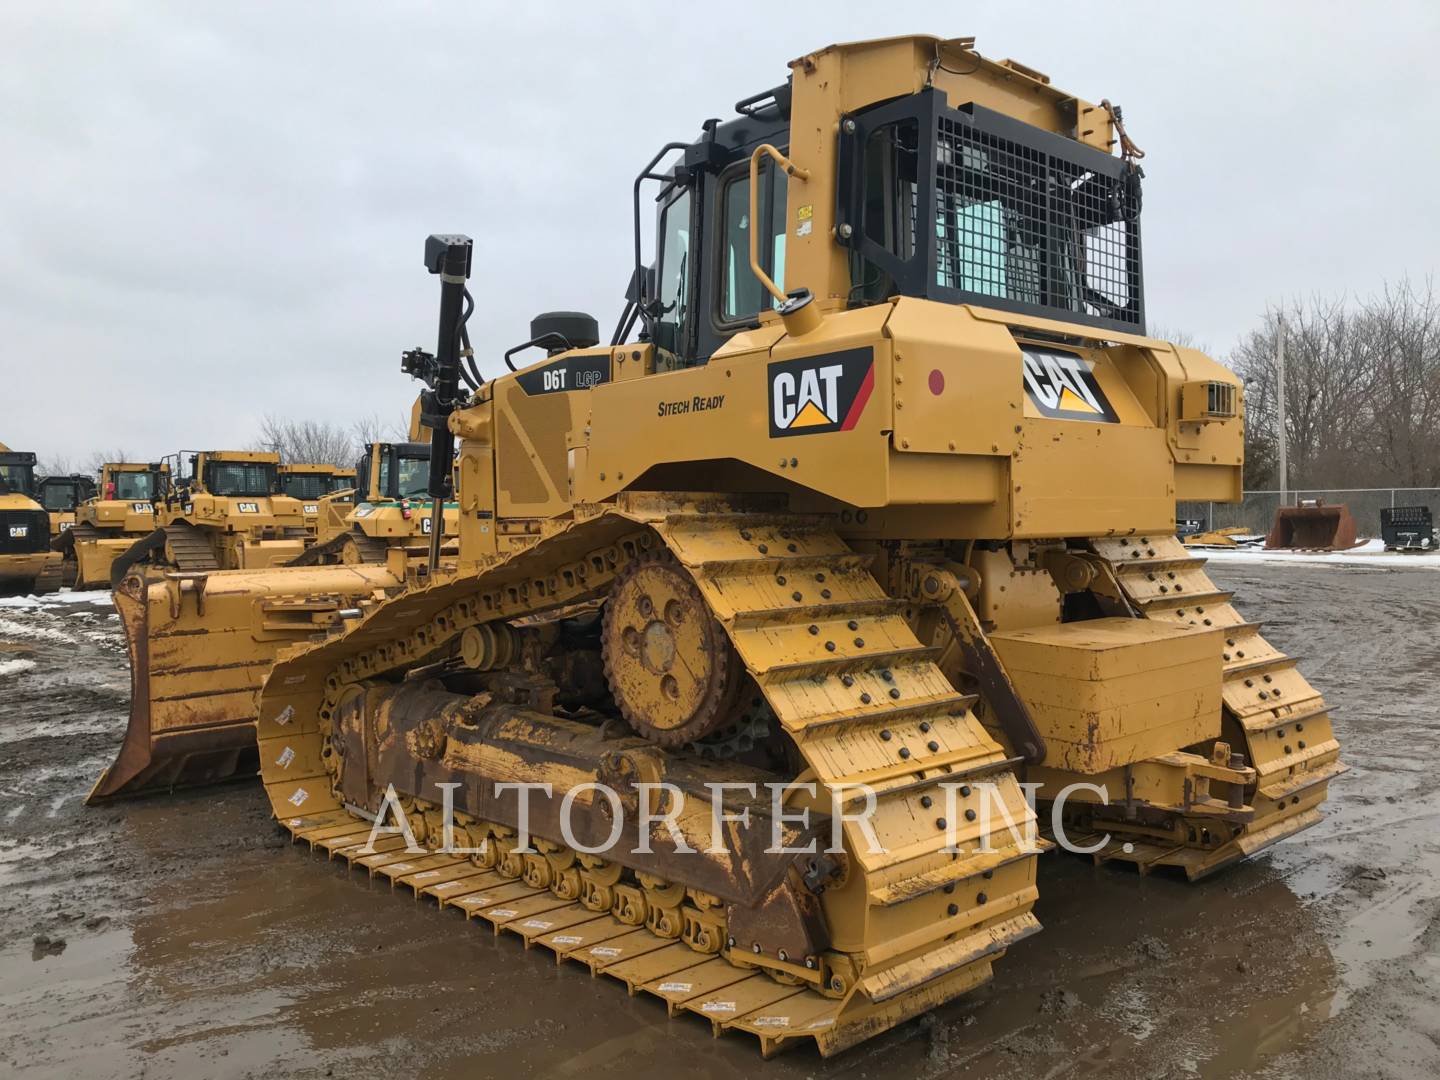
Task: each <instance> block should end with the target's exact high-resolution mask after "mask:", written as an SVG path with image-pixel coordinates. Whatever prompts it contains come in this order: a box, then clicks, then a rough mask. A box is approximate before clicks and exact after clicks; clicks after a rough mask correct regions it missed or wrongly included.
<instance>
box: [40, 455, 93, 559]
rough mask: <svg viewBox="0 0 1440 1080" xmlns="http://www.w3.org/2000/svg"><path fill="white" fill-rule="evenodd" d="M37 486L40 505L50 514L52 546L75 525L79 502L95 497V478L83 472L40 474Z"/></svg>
mask: <svg viewBox="0 0 1440 1080" xmlns="http://www.w3.org/2000/svg"><path fill="white" fill-rule="evenodd" d="M37 487H38V488H39V492H38V494H37V498H38V499H39V500H40V505H41V506H43V507H44V508H45V512H46V513H47V514H49V515H50V546H51V547H54V546H55V544H56V542H57V541H59V540H60V538H61V536H62V535H63V534H64V533H67V532H69V531H70V530H71V529H73V528H74V527H75V513H76V511H77V510H78V509H79V507H80V504H81V503H83V502H85V500H87V499H92V498H94V497H95V478H94V477H93V476H88V475H86V474H85V473H71V474H70V475H68V476H42V477H41V478H40V482H39V484H38V485H37ZM67 584H68V582H67Z"/></svg>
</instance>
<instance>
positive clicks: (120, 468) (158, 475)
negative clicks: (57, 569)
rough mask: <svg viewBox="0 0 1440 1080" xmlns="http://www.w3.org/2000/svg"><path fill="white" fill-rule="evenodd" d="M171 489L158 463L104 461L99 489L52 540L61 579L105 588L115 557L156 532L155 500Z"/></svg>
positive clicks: (166, 469) (166, 473)
mask: <svg viewBox="0 0 1440 1080" xmlns="http://www.w3.org/2000/svg"><path fill="white" fill-rule="evenodd" d="M169 488H170V466H169V464H168V463H166V462H163V461H151V462H138V461H107V462H106V463H105V464H103V465H102V466H101V467H100V487H99V490H98V491H96V492H95V494H94V495H93V496H92V497H91V498H89V499H87V500H86V501H85V502H83V503H81V504H80V505H79V506H78V507H77V508H76V510H75V525H74V527H73V528H71V529H70V530H68V531H67V532H65V533H64V534H62V535H61V536H59V537H58V538H57V539H55V540H54V541H52V546H53V547H54V548H55V550H57V551H59V552H60V553H61V555H62V556H63V557H64V560H65V562H64V577H65V581H66V582H67V583H68V584H72V585H74V586H75V587H76V588H77V589H108V588H110V587H111V580H110V570H111V567H112V565H113V564H114V562H115V560H116V559H117V558H119V557H120V556H122V555H124V554H125V553H126V552H127V551H129V550H130V549H131V548H132V547H134V545H135V542H136V541H137V540H139V539H141V538H142V537H146V536H149V535H150V534H151V533H153V532H154V531H155V503H156V501H157V500H160V499H163V498H164V496H165V494H166V492H167V491H169Z"/></svg>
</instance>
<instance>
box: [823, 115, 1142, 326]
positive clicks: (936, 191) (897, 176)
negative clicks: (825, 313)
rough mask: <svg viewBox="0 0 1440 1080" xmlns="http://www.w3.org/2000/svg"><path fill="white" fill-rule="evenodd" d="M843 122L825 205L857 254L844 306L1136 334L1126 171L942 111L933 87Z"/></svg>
mask: <svg viewBox="0 0 1440 1080" xmlns="http://www.w3.org/2000/svg"><path fill="white" fill-rule="evenodd" d="M853 120H854V122H855V126H854V130H853V131H848V132H847V133H846V134H843V135H842V140H841V161H840V168H841V190H840V205H839V207H838V208H837V220H838V222H840V223H842V225H843V224H851V225H852V228H851V231H850V235H849V237H848V239H847V240H846V242H848V243H849V245H850V246H851V247H852V248H853V249H854V250H855V254H856V255H857V256H858V258H856V259H852V269H853V271H854V272H853V275H852V279H853V281H854V282H855V290H856V293H858V294H859V296H858V297H857V296H856V295H853V294H852V299H860V300H861V301H862V302H863V301H864V300H877V299H884V298H885V296H887V295H893V294H894V293H900V294H903V295H914V296H925V297H928V298H930V299H936V300H942V301H946V302H950V303H975V304H980V305H983V306H987V307H995V308H1001V309H1004V310H1012V311H1019V312H1025V313H1027V314H1033V315H1039V316H1044V317H1049V318H1061V319H1067V320H1070V321H1079V322H1084V323H1087V324H1092V325H1099V326H1109V327H1113V328H1115V329H1122V330H1126V331H1130V332H1132V333H1133V332H1137V331H1143V328H1144V303H1143V288H1142V276H1141V263H1140V222H1139V212H1140V186H1139V171H1138V170H1136V169H1133V168H1132V167H1131V166H1130V165H1128V164H1127V163H1126V162H1124V161H1122V160H1121V159H1119V158H1115V157H1112V156H1110V155H1107V154H1104V153H1101V152H1100V151H1098V150H1096V149H1094V148H1093V147H1088V146H1084V145H1082V144H1080V143H1077V142H1075V141H1074V140H1071V139H1067V138H1064V137H1062V136H1059V135H1056V134H1054V133H1052V132H1047V131H1042V130H1040V129H1038V128H1035V127H1032V126H1030V125H1028V124H1024V123H1021V122H1019V121H1017V120H1014V119H1013V118H1011V117H1008V116H1005V115H1003V114H1001V113H996V112H993V111H991V110H988V109H984V108H982V107H980V106H975V105H967V106H965V107H964V108H962V109H950V108H948V107H946V106H945V105H944V99H943V95H941V94H940V93H939V92H938V91H935V90H928V91H924V92H922V93H920V94H916V95H914V96H913V97H910V98H905V99H901V100H900V101H896V102H891V103H889V104H887V105H882V106H878V107H876V108H873V109H870V110H867V111H866V112H864V113H861V114H858V115H857V116H856V117H854V118H853ZM921 222H926V223H931V224H930V225H929V226H928V227H922V226H921V224H920V223H921ZM840 235H841V236H842V237H844V236H845V235H846V234H845V230H844V229H843V228H842V229H841V230H840Z"/></svg>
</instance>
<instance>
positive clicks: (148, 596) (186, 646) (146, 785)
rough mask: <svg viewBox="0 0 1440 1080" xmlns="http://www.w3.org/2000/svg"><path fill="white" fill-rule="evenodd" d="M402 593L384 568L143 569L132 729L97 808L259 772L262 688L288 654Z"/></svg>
mask: <svg viewBox="0 0 1440 1080" xmlns="http://www.w3.org/2000/svg"><path fill="white" fill-rule="evenodd" d="M402 586H403V582H402V581H400V580H399V579H397V577H396V576H395V575H394V574H392V573H391V572H390V571H388V570H387V569H386V568H385V567H384V566H326V567H311V568H305V569H289V568H285V569H271V570H231V571H217V572H213V573H200V574H193V573H183V572H171V573H166V574H164V575H163V576H157V575H151V576H150V577H148V578H147V577H144V576H142V575H140V574H131V575H130V576H129V577H127V578H126V579H125V580H124V581H123V582H121V584H120V586H119V587H118V588H117V589H116V590H115V607H116V609H117V610H118V611H119V613H120V620H121V623H122V624H123V626H124V628H125V637H126V644H127V647H128V650H129V654H130V722H129V726H128V727H127V728H126V731H125V741H124V742H123V743H122V744H121V747H120V753H119V755H118V757H117V758H116V759H115V762H114V764H112V765H111V766H110V767H109V768H107V769H106V770H105V772H104V773H103V774H102V775H101V777H100V779H99V780H98V781H97V782H96V784H95V787H94V788H93V789H92V790H91V792H90V795H89V797H88V798H87V799H86V801H87V802H88V803H91V804H94V803H97V802H100V801H103V800H105V799H110V798H114V797H116V796H126V795H139V794H143V793H147V792H155V791H170V790H174V789H176V788H182V787H195V786H198V785H203V784H213V783H217V782H219V781H222V780H227V779H231V778H243V777H246V776H253V775H254V774H255V772H256V770H257V762H256V758H255V692H256V690H257V689H258V688H259V686H260V684H261V682H262V681H263V680H264V678H265V675H266V674H267V673H268V672H269V670H270V666H271V664H272V662H273V661H274V658H275V653H276V652H277V650H279V649H280V648H281V647H282V646H285V645H290V644H293V643H295V642H298V641H307V640H312V639H315V638H318V637H321V636H323V635H324V631H325V628H326V626H327V625H329V624H330V623H331V622H332V621H334V620H335V619H336V618H337V616H338V613H339V612H340V611H341V610H342V609H347V608H349V609H357V608H358V609H363V608H364V607H366V606H368V605H370V604H372V603H374V602H376V601H377V600H380V599H383V598H384V597H385V596H386V595H388V594H390V593H393V592H395V591H398V590H399V589H400V588H401V587H402Z"/></svg>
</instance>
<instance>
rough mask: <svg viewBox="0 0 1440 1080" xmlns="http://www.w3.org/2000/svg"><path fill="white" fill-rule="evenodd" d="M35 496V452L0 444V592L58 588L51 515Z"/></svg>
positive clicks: (56, 556)
mask: <svg viewBox="0 0 1440 1080" xmlns="http://www.w3.org/2000/svg"><path fill="white" fill-rule="evenodd" d="M38 495H39V491H38V488H37V485H36V482H35V455H34V454H33V453H30V452H29V451H19V450H11V449H10V448H9V447H8V446H6V445H5V444H4V443H0V591H5V592H15V591H25V592H33V593H51V592H55V591H56V590H57V589H59V588H60V584H61V571H62V567H61V558H60V553H59V552H57V551H51V550H50V514H49V512H48V511H47V510H46V509H45V508H44V507H43V506H41V505H40V503H39V502H38V501H37V497H38Z"/></svg>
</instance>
